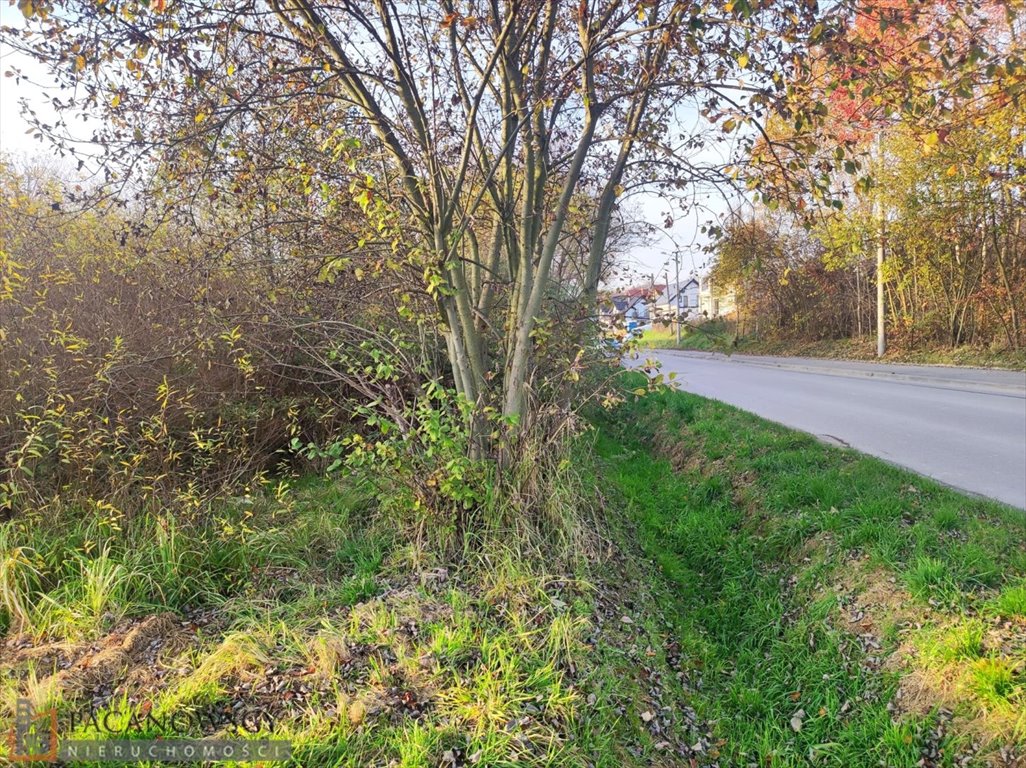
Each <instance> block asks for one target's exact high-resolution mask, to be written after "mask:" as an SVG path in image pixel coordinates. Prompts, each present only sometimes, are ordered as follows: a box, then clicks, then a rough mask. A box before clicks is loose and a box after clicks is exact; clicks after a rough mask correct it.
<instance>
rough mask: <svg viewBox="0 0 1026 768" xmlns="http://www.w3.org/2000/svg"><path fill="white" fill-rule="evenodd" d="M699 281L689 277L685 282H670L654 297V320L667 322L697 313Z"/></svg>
mask: <svg viewBox="0 0 1026 768" xmlns="http://www.w3.org/2000/svg"><path fill="white" fill-rule="evenodd" d="M698 294H699V283H698V280H696V279H695V278H691V279H690V280H688V281H687V282H686V283H679V284H678V283H670V284H669V285H668V286H666V288H665V289H664V290H663V291H662V292H661V293H660V294H659V296H658V297H656V299H655V304H654V306H653V307H652V311H653V314H654V316H655V319H656V320H662V321H663V322H667V321H669V320H672V319H673V318H674V316H676V317H680V318H683V317H689V316H695V315H697V314H698V311H699V310H698V298H699V296H698Z"/></svg>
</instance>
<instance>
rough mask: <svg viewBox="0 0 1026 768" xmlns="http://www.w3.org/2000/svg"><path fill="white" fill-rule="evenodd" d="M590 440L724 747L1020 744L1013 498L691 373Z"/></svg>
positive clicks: (803, 756)
mask: <svg viewBox="0 0 1026 768" xmlns="http://www.w3.org/2000/svg"><path fill="white" fill-rule="evenodd" d="M639 383H641V379H639V380H638V381H637V382H634V384H635V385H637V384H639ZM599 452H600V454H601V456H602V457H603V458H604V460H605V462H606V464H605V466H606V470H605V471H606V472H607V474H608V476H609V478H610V480H611V482H612V483H613V484H614V486H615V487H616V488H618V489H619V492H620V494H621V496H622V498H623V499H624V500H625V504H626V506H627V508H628V509H629V510H630V512H631V513H632V515H633V517H634V518H635V519H636V521H637V524H638V526H639V530H640V536H641V541H642V544H643V547H644V549H645V551H646V552H647V553H648V554H649V555H650V556H651V557H652V558H653V559H654V560H655V561H656V562H657V563H658V565H659V569H658V570H659V573H660V574H661V577H662V578H663V579H664V580H666V582H668V583H669V584H671V585H672V586H673V593H672V598H671V599H670V600H669V602H668V603H666V605H665V606H664V607H665V610H666V611H667V612H668V613H670V614H671V615H672V616H673V621H674V623H675V626H676V629H675V632H676V637H677V640H678V642H679V643H680V647H681V653H682V655H683V657H684V659H685V663H684V666H685V667H686V668H688V669H689V670H691V671H690V672H689V673H688V678H687V679H688V682H689V690H690V691H691V694H692V697H693V702H694V706H695V707H696V709H697V711H698V713H699V715H700V716H701V717H703V718H705V719H707V720H710V721H714V722H715V723H716V728H715V736H716V739H717V743H718V744H719V747H718V749H719V751H720V752H721V754H722V755H723V756H724V762H723V764H724V765H752V766H755V765H758V766H770V765H772V766H790V765H809V764H813V765H838V766H863V765H864V766H874V765H886V766H890V767H893V768H899V767H901V766H908V767H909V768H911V767H912V766H917V765H962V764H964V763H963V762H962V761H966V762H968V763H970V764H976V763H980V764H984V763H987V762H989V763H990V764H994V765H1017V766H1018V765H1022V764H1023V763H1022V762H1021V761H1022V760H1024V759H1026V752H1024V744H1026V600H1024V598H1026V519H1024V517H1023V515H1022V513H1020V512H1017V511H1014V510H1009V509H1007V508H1003V507H1001V506H999V505H996V504H991V503H988V502H984V501H980V500H976V499H970V498H967V497H965V496H962V495H960V494H957V493H955V492H952V491H950V490H947V489H944V488H941V487H939V486H938V485H936V484H934V483H932V482H929V481H927V480H925V479H923V478H920V477H918V476H915V475H913V474H911V473H908V472H905V471H902V470H899V469H896V468H894V467H892V466H889V465H887V464H884V463H883V462H880V461H877V460H875V459H872V458H868V457H865V456H861V455H859V454H857V453H854V452H851V451H843V450H840V449H835V448H830V447H827V446H824V445H822V444H820V443H819V442H817V441H815V440H814V439H813V438H812V437H810V436H806V435H803V434H799V433H796V432H793V431H790V430H787V429H785V428H782V427H779V426H776V425H773V424H770V423H768V422H765V421H763V420H761V419H759V418H757V417H755V416H752V415H750V414H746V413H744V412H741V411H739V410H737V409H734V408H731V407H729V406H726V405H722V404H719V403H716V402H713V401H709V400H705V399H702V398H699V397H696V396H692V395H689V394H686V393H680V392H668V391H667V392H662V393H658V394H650V395H647V396H644V397H641V398H638V397H635V396H633V395H631V396H629V401H628V403H627V404H626V405H624V406H623V407H621V408H620V409H619V411H618V412H616V413H615V414H613V415H611V416H608V417H606V418H605V420H604V424H603V427H602V433H601V439H600V441H599ZM653 452H654V453H655V455H656V456H657V457H660V458H658V459H657V460H653V456H652V454H653Z"/></svg>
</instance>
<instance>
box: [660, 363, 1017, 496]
mask: <svg viewBox="0 0 1026 768" xmlns="http://www.w3.org/2000/svg"><path fill="white" fill-rule="evenodd" d="M641 357H642V358H646V357H653V358H656V359H658V360H660V361H661V362H662V371H663V372H664V373H667V372H670V371H675V372H676V373H677V383H678V385H679V386H680V387H681V388H682V389H684V390H687V391H688V392H694V393H696V394H699V395H703V396H705V397H711V398H714V399H716V400H722V401H723V402H725V403H730V404H731V405H736V406H738V407H739V408H744V409H745V410H747V411H752V412H753V413H757V414H758V415H760V416H762V417H764V418H767V419H770V420H772V421H776V422H779V423H781V424H785V425H787V426H789V427H794V428H795V429H800V430H803V431H805V432H811V433H812V434H814V435H818V436H819V437H821V438H822V439H824V440H826V441H828V442H832V443H835V444H840V445H846V446H850V447H852V448H855V449H858V450H860V451H863V452H865V453H869V454H872V455H874V456H879V457H880V458H882V459H885V460H887V461H889V462H892V463H894V464H899V465H901V466H903V467H908V468H909V469H912V470H915V471H916V472H919V473H920V474H923V475H927V476H929V477H932V478H934V479H936V480H939V481H941V482H942V483H946V484H947V485H951V486H954V487H955V488H960V489H962V490H965V491H969V492H971V493H975V494H979V495H982V496H988V497H990V498H993V499H997V500H999V501H1003V502H1005V503H1006V504H1010V505H1012V506H1015V507H1019V508H1020V509H1026V373H1024V372H1017V371H993V370H984V369H979V368H947V367H940V366H911V365H892V364H885V363H884V364H881V363H862V362H854V361H847V360H818V359H810V358H788V357H756V356H749V355H732V356H730V357H727V356H724V355H717V354H709V353H702V352H679V351H671V350H650V351H647V352H643V353H642V355H641Z"/></svg>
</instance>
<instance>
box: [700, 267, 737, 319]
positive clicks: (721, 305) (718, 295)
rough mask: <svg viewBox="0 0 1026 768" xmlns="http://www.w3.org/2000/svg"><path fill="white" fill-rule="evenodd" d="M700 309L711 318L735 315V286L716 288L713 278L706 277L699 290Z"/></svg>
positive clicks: (701, 312)
mask: <svg viewBox="0 0 1026 768" xmlns="http://www.w3.org/2000/svg"><path fill="white" fill-rule="evenodd" d="M698 309H699V313H700V314H702V315H704V316H705V317H710V318H712V317H723V316H724V315H731V314H733V313H734V312H735V311H736V310H737V295H736V293H735V291H734V286H732V285H731V286H722V287H721V286H714V285H713V280H712V277H710V276H709V275H706V276H705V277H703V278H702V282H701V285H700V287H699V290H698Z"/></svg>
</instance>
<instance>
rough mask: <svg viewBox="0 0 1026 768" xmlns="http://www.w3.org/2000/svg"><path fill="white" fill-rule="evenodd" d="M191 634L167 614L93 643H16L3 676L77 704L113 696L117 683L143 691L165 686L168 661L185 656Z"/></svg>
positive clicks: (7, 652)
mask: <svg viewBox="0 0 1026 768" xmlns="http://www.w3.org/2000/svg"><path fill="white" fill-rule="evenodd" d="M187 624H188V623H187V622H186V625H187ZM189 634H190V633H189V632H188V631H187V630H186V629H185V628H184V627H183V622H181V621H180V620H179V619H178V617H176V616H175V615H174V614H172V613H162V614H157V615H153V616H148V617H146V618H144V619H141V620H133V621H130V622H126V623H124V624H122V625H120V626H119V627H116V628H115V630H114V631H112V632H110V633H108V634H107V635H104V636H103V637H101V638H99V639H98V640H96V641H94V642H92V643H77V644H76V643H70V642H55V643H46V644H42V645H25V643H27V642H31V639H29V638H25V637H19V638H12V639H10V640H9V641H8V642H7V643H6V644H5V646H4V649H3V656H2V658H3V661H2V662H0V672H2V673H4V674H6V675H8V676H9V677H11V678H15V679H18V680H21V681H22V684H23V685H26V686H27V685H39V684H42V685H43V686H45V687H46V688H47V689H49V690H51V691H54V692H57V691H59V692H61V693H63V694H64V695H66V696H70V697H72V698H75V697H79V696H83V695H92V696H94V698H95V697H97V696H100V697H102V696H104V695H109V694H110V693H111V692H112V690H113V686H114V685H115V684H116V683H125V684H126V685H127V686H128V687H130V688H131V689H133V690H139V689H142V688H145V687H147V686H149V685H152V684H155V683H156V682H159V680H160V679H161V678H162V677H163V674H164V670H163V664H162V662H163V659H164V658H165V657H166V656H170V655H173V654H175V653H177V652H179V651H180V650H181V649H182V648H183V647H184V646H185V644H186V643H187V641H188V637H189Z"/></svg>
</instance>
